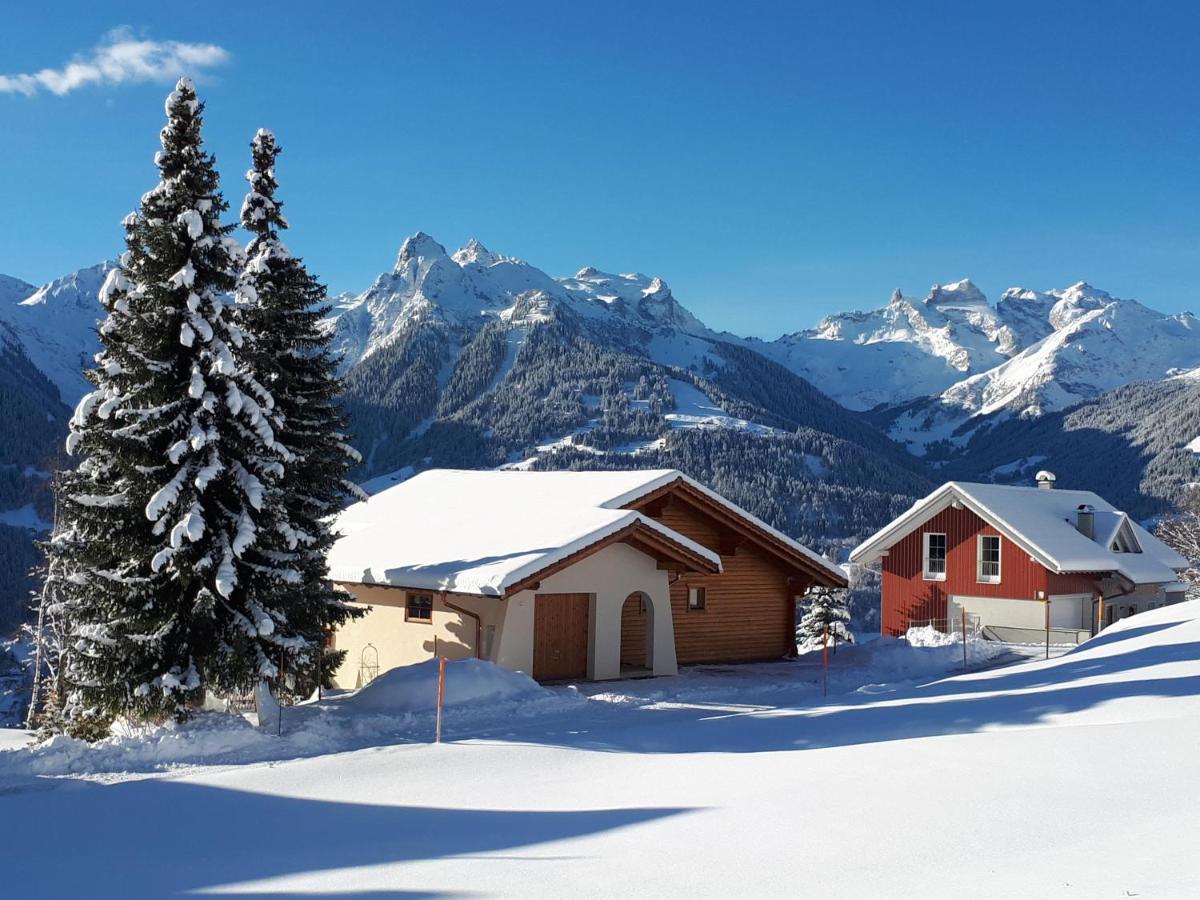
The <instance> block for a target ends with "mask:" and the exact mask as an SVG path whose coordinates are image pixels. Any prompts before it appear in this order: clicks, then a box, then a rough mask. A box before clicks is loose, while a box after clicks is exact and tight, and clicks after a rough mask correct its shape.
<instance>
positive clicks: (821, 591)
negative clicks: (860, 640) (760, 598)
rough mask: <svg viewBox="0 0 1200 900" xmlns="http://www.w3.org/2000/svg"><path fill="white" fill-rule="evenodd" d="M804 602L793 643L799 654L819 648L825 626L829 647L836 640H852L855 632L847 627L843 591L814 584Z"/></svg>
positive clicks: (847, 641)
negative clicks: (827, 631) (827, 630)
mask: <svg viewBox="0 0 1200 900" xmlns="http://www.w3.org/2000/svg"><path fill="white" fill-rule="evenodd" d="M805 602H806V609H805V611H804V615H803V617H802V618H801V619H800V624H799V625H798V626H796V644H797V645H798V647H799V650H800V652H801V653H806V652H808V651H810V650H820V649H821V647H822V646H823V645H824V641H825V629H826V628H827V627H828V629H829V646H830V647H831V648H832V647H836V646H837V645H838V644H839V643H842V644H853V643H854V633H853V632H852V631H850V628H849V623H850V607H849V599H848V595H847V592H846V591H844V590H838V589H834V588H828V587H823V586H816V587H813V588H811V589H809V591H808V593H807V594H806V595H805Z"/></svg>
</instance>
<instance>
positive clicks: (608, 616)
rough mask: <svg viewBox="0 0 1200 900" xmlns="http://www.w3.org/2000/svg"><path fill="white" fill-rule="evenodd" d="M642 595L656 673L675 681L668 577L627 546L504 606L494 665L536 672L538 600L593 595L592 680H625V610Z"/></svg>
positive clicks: (590, 633)
mask: <svg viewBox="0 0 1200 900" xmlns="http://www.w3.org/2000/svg"><path fill="white" fill-rule="evenodd" d="M635 591H641V592H642V593H644V594H645V595H646V597H647V599H648V600H649V611H650V615H651V620H652V621H651V628H652V635H653V637H652V663H653V665H652V667H651V668H652V671H653V673H654V674H655V675H674V674H675V673H676V672H677V671H678V666H677V665H676V661H675V629H674V626H673V623H672V620H671V592H670V587H669V585H668V583H667V573H666V572H665V571H663V570H661V569H659V568H658V562H657V561H656V560H655V559H654V558H653V557H651V556H647V555H646V554H645V553H642V552H641V551H639V550H635V549H633V548H632V547H629V546H627V545H625V544H613V545H611V546H608V547H605V548H604V549H602V550H599V551H597V552H596V553H593V554H592V555H591V556H588V557H585V558H584V559H581V560H580V561H579V562H577V563H575V565H573V566H571V567H570V568H568V569H564V570H563V571H561V572H557V573H556V574H554V575H551V576H550V577H549V578H547V579H546V580H545V581H543V582H542V583H541V585H540V586H539V587H538V589H537V590H536V591H522V592H521V593H520V594H516V595H514V596H513V597H511V598H509V599H508V600H505V601H504V604H503V605H504V606H505V612H504V620H503V625H502V627H501V630H500V642H499V643H500V649H499V652H498V654H497V659H496V661H497V662H498V663H500V665H503V666H506V667H507V668H510V669H519V670H520V671H522V672H532V671H533V616H534V608H535V605H536V600H535V594H590V595H591V604H590V608H589V622H588V678H589V679H592V680H594V681H603V680H604V679H607V678H620V677H621V607H622V606H623V605H624V604H625V599H626V598H627V597H628V596H629V595H630V594H632V593H634V592H635Z"/></svg>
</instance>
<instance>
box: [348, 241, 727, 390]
mask: <svg viewBox="0 0 1200 900" xmlns="http://www.w3.org/2000/svg"><path fill="white" fill-rule="evenodd" d="M558 312H565V313H566V314H568V315H571V316H574V317H577V318H579V319H581V320H584V321H586V322H588V323H590V324H592V325H596V326H599V327H601V328H604V329H607V330H608V331H609V332H610V333H611V334H612V335H613V336H614V337H617V338H618V339H619V340H632V341H635V342H638V341H640V342H642V343H644V344H645V345H646V346H647V347H651V346H652V347H653V354H652V355H653V356H654V357H655V358H656V359H659V360H666V359H668V358H669V359H670V360H671V362H672V364H691V363H696V362H697V361H698V360H699V358H700V357H702V356H703V352H704V349H705V347H706V346H707V345H706V344H705V343H703V342H696V341H695V340H693V338H695V337H701V338H708V337H712V336H714V335H713V333H712V332H710V331H709V329H708V328H706V327H705V326H704V324H703V323H701V322H700V321H699V320H698V319H697V318H696V317H695V316H693V315H692V314H691V313H689V312H688V311H687V310H686V309H684V308H683V307H682V306H681V305H680V304H679V302H678V301H677V300H676V299H675V297H674V296H673V295H672V293H671V289H670V288H669V287H668V286H667V285H666V283H665V282H664V281H663V280H662V279H661V278H653V277H648V276H646V275H641V274H636V273H634V274H620V275H615V274H610V273H607V272H600V271H598V270H597V269H594V268H592V267H587V268H584V269H580V270H579V271H578V272H576V273H575V274H574V275H572V276H569V277H561V278H554V277H551V276H550V275H547V274H546V273H545V272H543V271H542V270H541V269H538V268H535V267H534V266H531V265H529V264H528V263H526V262H523V261H522V260H519V259H517V258H515V257H511V256H503V255H501V254H497V253H493V252H492V251H490V250H488V249H487V248H486V247H484V246H483V245H482V244H481V243H479V242H478V241H476V240H472V241H470V242H469V243H468V244H467V245H466V246H465V247H463V248H461V249H460V250H457V251H455V252H454V253H453V254H450V253H447V252H446V249H445V248H444V247H443V246H442V245H441V244H439V243H438V242H437V241H435V240H434V239H433V238H432V237H430V236H429V235H427V234H423V233H418V234H415V235H413V236H412V237H410V238H408V239H407V240H406V241H405V242H404V244H403V246H401V248H400V253H399V254H398V255H397V257H396V264H395V266H393V267H392V270H391V271H390V272H385V273H383V274H381V275H380V276H379V277H378V278H376V279H375V281H374V283H373V284H372V285H371V286H370V287H369V288H367V290H365V291H363V292H362V293H361V294H358V295H347V294H343V295H340V296H339V297H338V298H336V302H335V308H334V313H333V316H332V317H331V324H332V325H333V327H335V329H336V332H337V347H338V349H339V350H340V351H341V352H342V354H343V367H344V368H345V369H351V368H353V367H354V366H355V365H357V364H358V363H359V362H361V361H362V360H363V359H365V358H366V357H369V356H370V355H371V354H373V353H375V352H376V351H377V350H379V349H380V348H382V347H385V346H387V345H388V344H389V343H390V342H392V341H394V340H395V339H396V338H397V337H398V336H399V335H400V334H401V333H402V332H403V331H404V328H405V327H406V326H408V325H409V324H411V323H414V322H419V321H437V322H444V323H446V324H450V325H454V326H468V327H474V326H477V325H478V324H479V321H480V320H481V318H482V319H487V318H492V319H497V320H501V321H504V322H507V323H509V324H510V325H512V326H514V327H521V326H527V325H530V324H533V323H536V322H541V321H546V320H547V319H549V318H552V317H553V316H554V315H555V314H556V313H558Z"/></svg>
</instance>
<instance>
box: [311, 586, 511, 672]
mask: <svg viewBox="0 0 1200 900" xmlns="http://www.w3.org/2000/svg"><path fill="white" fill-rule="evenodd" d="M341 587H342V588H343V590H346V591H348V592H349V593H350V594H351V595H352V596H353V597H354V599H355V600H356V601H357V602H358V604H360V605H363V606H368V607H370V611H369V612H368V613H367V614H366V615H365V616H362V617H361V618H358V619H354V620H352V621H348V622H346V624H345V625H343V626H342V627H341V628H339V629H338V630H337V633H336V634H335V636H334V642H333V644H334V647H335V648H336V649H338V650H345V651H346V658H345V660H344V661H343V662H342V665H341V667H340V668H339V669H338V670H337V672H336V673H335V674H334V683H335V684H336V685H337V686H338V687H341V688H354V687H360V686H361V684H362V680H363V673H364V658H365V659H366V660H367V661H368V662H370V661H373V660H375V659H377V660H378V672H377V674H379V673H383V672H386V671H387V670H388V669H394V668H395V667H396V666H407V665H412V664H413V663H418V662H424V661H425V660H427V659H432V658H433V657H434V656H435V655H441V656H445V657H448V658H449V659H466V658H468V657H471V656H474V655H475V621H474V620H473V619H471V618H470V617H468V616H463V615H462V614H460V613H458V612H456V611H455V610H452V609H449V608H448V607H447V606H446V603H447V601H448V602H450V603H452V604H454V605H455V606H460V607H462V608H463V609H468V610H470V611H471V612H474V613H477V614H478V615H479V616H480V619H481V622H482V627H481V629H480V631H481V635H480V636H481V639H482V641H483V645H484V649H485V650H486V649H487V645H488V641H489V637H490V638H491V642H492V644H493V646H494V645H495V643H496V637H495V635H496V633H497V632H498V631H499V621H500V619H501V617H502V616H503V609H502V608H501V602H500V600H498V599H489V598H484V597H464V596H459V595H455V594H450V595H447V596H445V597H443V596H442V595H441V594H439V593H437V592H433V591H414V592H413V593H424V594H431V595H432V596H433V621H432V622H429V623H426V622H406V621H404V608H405V604H406V592H405V591H403V590H398V589H396V588H385V587H379V586H377V585H365V584H347V585H341ZM489 626H491V628H492V631H491V632H489V630H488V629H489ZM368 645H370V647H371V648H373V650H374V653H371V652H370V651H368V652H367V654H366V656H365V657H364V653H363V651H364V650H366V649H367V647H368ZM368 680H369V676H368Z"/></svg>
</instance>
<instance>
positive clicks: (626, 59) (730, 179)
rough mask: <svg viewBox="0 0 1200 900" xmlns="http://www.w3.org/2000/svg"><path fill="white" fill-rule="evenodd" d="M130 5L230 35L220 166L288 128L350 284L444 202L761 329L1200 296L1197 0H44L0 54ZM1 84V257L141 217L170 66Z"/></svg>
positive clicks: (333, 264) (309, 218)
mask: <svg viewBox="0 0 1200 900" xmlns="http://www.w3.org/2000/svg"><path fill="white" fill-rule="evenodd" d="M118 26H127V27H128V28H129V29H131V34H132V35H133V36H135V37H137V38H141V39H147V40H153V41H179V42H187V43H189V44H206V45H214V46H215V47H217V48H220V49H221V50H223V51H224V54H225V55H226V56H227V58H226V59H225V60H224V62H220V63H219V64H214V65H211V66H208V67H203V68H199V71H198V78H197V81H198V83H199V89H200V92H201V95H202V99H204V100H205V101H206V103H207V104H208V113H207V118H206V134H207V139H208V143H209V147H210V149H212V150H214V151H215V152H216V154H217V157H218V161H219V163H220V166H221V170H222V174H223V177H224V183H225V190H226V193H227V195H228V196H229V197H230V198H231V199H232V200H233V205H234V207H235V208H236V207H237V205H238V204H239V203H240V197H241V194H242V191H243V188H244V182H243V181H242V180H241V176H242V173H243V172H244V171H245V169H246V167H247V162H248V151H247V147H246V145H247V143H248V141H249V139H250V137H251V136H252V134H253V133H254V130H255V129H256V128H258V127H259V126H267V127H270V128H272V129H273V130H274V131H275V132H276V134H277V135H278V136H279V139H280V142H281V143H282V144H283V145H284V148H285V154H284V156H283V158H282V161H281V165H280V178H281V181H282V196H283V199H284V200H285V202H286V204H287V211H288V214H289V217H290V219H291V221H292V224H293V229H292V232H291V234H290V238H289V242H290V244H291V246H292V247H293V248H294V249H295V250H296V251H297V252H300V253H302V254H303V255H304V256H305V257H306V258H307V260H308V261H309V263H310V265H311V267H312V268H313V269H314V271H317V272H318V273H320V274H321V275H322V276H323V277H324V278H325V279H326V281H327V282H328V283H329V284H330V286H331V288H332V289H334V290H355V291H357V290H361V289H363V288H365V287H366V286H367V285H368V284H369V282H370V281H371V279H372V278H373V277H374V275H375V274H377V273H378V272H380V271H382V270H385V269H387V268H390V266H391V264H392V261H393V258H394V255H395V252H396V250H397V248H398V247H399V245H400V243H401V241H402V240H403V239H404V237H405V236H406V235H407V234H410V233H412V232H415V231H417V230H424V231H427V232H429V233H431V234H433V235H434V236H435V237H437V238H438V239H439V240H440V241H441V242H442V243H443V244H445V245H446V246H447V248H448V249H450V250H453V249H454V248H455V247H457V246H459V245H461V244H463V243H465V242H466V241H467V239H468V238H470V237H473V236H474V237H478V238H479V239H480V240H481V241H482V242H483V243H484V244H486V245H487V246H489V247H491V248H492V249H493V250H497V251H502V252H506V253H510V254H513V255H516V256H520V257H522V258H524V259H527V260H529V261H531V262H532V263H534V264H535V265H538V266H540V267H541V268H543V269H546V270H547V271H549V272H551V273H552V274H566V273H570V272H573V271H575V270H576V269H578V268H580V267H582V266H584V265H595V266H597V267H599V268H601V269H607V270H610V271H630V270H638V271H643V272H647V273H651V274H657V275H661V276H662V277H663V278H665V279H666V280H667V282H668V283H669V284H670V285H671V286H672V288H673V290H674V292H675V294H676V296H677V297H678V298H679V299H680V300H681V301H682V302H683V303H684V304H685V305H687V306H688V307H689V308H691V309H692V310H693V311H694V312H696V313H697V314H698V315H699V316H700V317H701V318H702V319H704V320H705V321H706V322H708V323H709V324H710V325H712V326H714V327H718V328H727V329H730V330H733V331H737V332H740V333H747V334H756V335H760V336H764V337H774V336H776V335H778V334H779V333H781V332H784V331H792V330H795V329H797V328H800V327H804V326H807V325H810V324H812V323H813V322H815V321H816V320H817V319H818V318H819V317H820V316H822V315H824V314H826V313H828V312H832V311H837V310H841V309H847V308H866V307H872V306H877V305H880V304H881V303H883V302H885V301H886V299H887V296H888V294H889V292H890V291H891V289H892V288H894V287H901V288H902V289H903V290H904V291H905V293H910V294H923V293H924V292H925V291H926V290H927V289H928V287H929V286H930V285H931V284H932V283H934V282H947V281H952V280H955V279H958V278H961V277H970V278H972V279H974V280H975V281H976V282H977V283H978V284H979V285H980V286H981V287H982V288H983V289H984V290H985V292H987V294H988V295H989V297H991V298H992V299H993V300H995V299H996V297H997V296H998V295H999V293H1000V291H1002V290H1003V289H1004V288H1006V287H1010V286H1012V285H1018V284H1019V285H1022V286H1026V287H1036V288H1042V289H1045V288H1051V287H1063V286H1066V285H1067V284H1069V283H1071V282H1073V281H1076V280H1079V279H1086V280H1088V281H1090V282H1091V283H1093V284H1095V285H1097V286H1098V287H1102V288H1105V289H1107V290H1109V291H1110V292H1112V293H1114V294H1117V295H1119V296H1132V297H1137V298H1139V299H1141V300H1143V301H1144V302H1147V303H1149V304H1150V305H1152V306H1155V307H1157V308H1159V309H1163V310H1168V311H1175V310H1182V309H1194V310H1196V311H1197V312H1200V303H1198V302H1197V299H1200V298H1198V297H1197V293H1198V291H1197V285H1200V209H1198V204H1197V200H1198V198H1200V117H1198V116H1197V114H1196V108H1197V96H1198V94H1200V91H1198V88H1200V62H1198V61H1197V56H1196V53H1195V42H1196V38H1197V34H1198V33H1200V13H1198V12H1197V8H1196V7H1195V6H1194V5H1192V4H1184V3H1179V4H1168V3H1153V2H1149V3H1147V2H1143V3H1104V2H1100V3H1095V2H1093V3H1077V4H1072V3H1027V4H1023V3H1016V2H1012V3H989V2H978V3H960V2H955V3H926V2H913V3H905V4H901V3H853V2H851V3H837V4H831V3H819V4H815V3H787V4H771V3H744V4H730V3H727V2H725V3H707V4H706V3H699V2H693V3H667V2H652V3H644V2H643V3H591V2H578V3H544V4H542V3H522V2H513V3H504V4H500V3H495V2H491V3H466V2H464V3H455V4H440V3H428V2H426V3H399V2H397V3H378V4H372V3H340V4H334V3H327V2H326V3H273V2H260V3H256V4H253V5H251V6H247V5H245V4H234V3H224V2H213V3H207V4H181V3H175V4H164V3H156V4H141V3H119V2H114V3H104V4H93V3H85V2H76V3H52V2H47V3H41V4H21V5H19V6H13V7H11V8H8V9H6V10H5V28H4V29H3V31H0V61H2V62H0V75H9V76H13V75H19V74H22V73H34V72H37V71H39V70H41V69H44V68H47V67H50V68H56V69H57V68H61V67H63V66H64V64H66V63H67V62H68V61H69V60H71V59H72V58H73V57H75V56H76V55H80V54H82V55H84V56H87V55H88V54H91V53H92V52H93V48H95V47H96V46H97V44H98V43H99V42H101V40H102V39H103V37H104V35H105V34H107V33H109V32H110V31H111V30H112V29H113V28H115V27H118ZM8 83H9V85H10V89H9V90H7V91H0V122H2V123H3V128H0V197H2V198H3V206H2V207H0V209H3V214H0V272H3V273H6V274H10V275H14V276H18V277H21V278H24V279H26V280H27V281H32V282H41V281H44V280H46V279H49V278H51V277H53V276H55V275H58V274H61V273H63V272H65V271H68V270H71V269H74V268H77V267H79V266H81V265H85V264H88V263H90V262H94V261H97V260H99V259H101V258H104V257H105V256H108V255H112V254H113V253H114V252H115V250H117V249H118V248H119V247H120V238H121V232H120V227H119V222H120V219H121V218H122V217H123V216H124V214H125V213H126V212H127V211H129V210H130V209H132V208H134V206H135V205H136V204H137V201H138V198H139V196H140V195H141V193H142V192H143V191H145V190H146V189H148V188H149V187H150V186H152V185H153V183H154V181H155V173H154V170H153V166H152V156H153V153H154V150H155V149H156V147H157V134H158V129H159V128H160V127H161V125H162V117H163V113H162V99H163V96H164V95H165V93H166V91H167V89H168V86H167V85H166V84H164V83H163V82H162V81H161V80H153V79H152V80H149V81H123V82H120V83H86V84H82V85H80V86H79V87H77V88H75V89H72V90H68V91H67V92H66V93H64V94H62V95H57V94H54V93H52V92H50V91H48V90H44V89H43V90H37V91H36V92H34V93H33V95H32V96H26V95H25V94H23V93H21V92H19V91H16V90H15V89H12V88H11V85H12V84H13V83H14V82H12V81H10V82H8Z"/></svg>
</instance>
